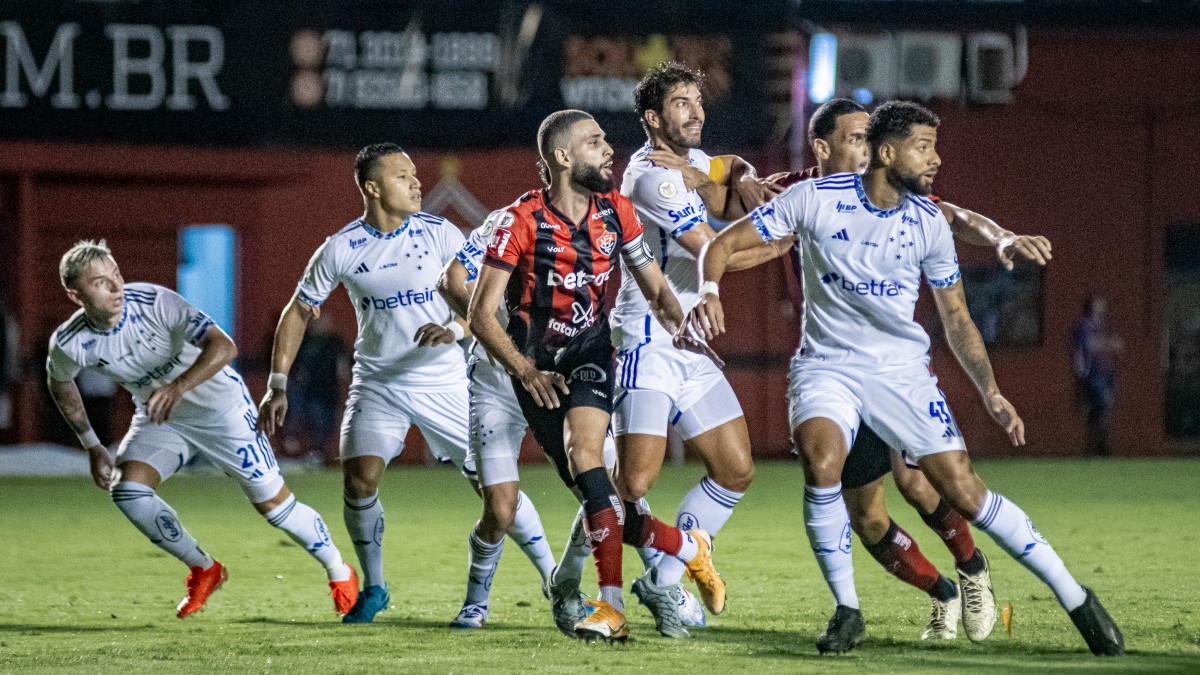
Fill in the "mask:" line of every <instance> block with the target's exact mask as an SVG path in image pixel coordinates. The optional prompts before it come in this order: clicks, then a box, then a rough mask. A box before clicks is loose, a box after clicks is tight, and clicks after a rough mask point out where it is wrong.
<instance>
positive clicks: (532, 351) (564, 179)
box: [468, 110, 723, 640]
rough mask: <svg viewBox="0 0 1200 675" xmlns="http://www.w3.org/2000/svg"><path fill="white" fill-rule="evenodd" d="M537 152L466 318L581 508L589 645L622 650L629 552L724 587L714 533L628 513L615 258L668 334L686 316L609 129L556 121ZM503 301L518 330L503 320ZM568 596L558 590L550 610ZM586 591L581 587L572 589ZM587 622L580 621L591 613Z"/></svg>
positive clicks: (560, 116) (566, 118)
mask: <svg viewBox="0 0 1200 675" xmlns="http://www.w3.org/2000/svg"><path fill="white" fill-rule="evenodd" d="M538 150H539V152H540V154H541V157H542V163H543V168H544V173H545V174H546V175H544V176H543V177H544V178H545V179H546V183H547V184H548V185H549V187H548V188H546V189H544V190H535V191H532V192H528V193H526V194H525V195H524V196H522V197H521V198H520V199H519V200H517V201H516V202H515V203H514V204H513V205H512V206H510V207H509V209H508V211H507V212H506V213H505V214H504V216H503V217H502V218H501V219H500V221H499V223H498V224H497V228H498V229H497V230H496V232H495V233H494V234H493V235H492V239H491V242H490V244H489V245H488V249H487V253H486V255H485V257H484V268H483V270H482V271H481V272H480V275H479V281H478V282H477V283H476V287H475V292H474V294H473V295H472V297H471V304H470V309H469V312H468V315H469V317H470V326H471V330H472V332H474V334H475V336H476V338H477V339H478V340H479V341H480V343H482V344H483V346H484V348H485V349H486V350H487V352H488V353H489V354H491V355H492V356H493V357H494V358H496V360H497V361H499V362H500V364H501V365H502V366H503V367H504V369H505V370H506V371H508V373H509V374H510V375H512V377H513V390H514V391H515V392H516V394H517V399H518V401H519V402H520V405H521V410H522V412H523V413H524V415H525V419H526V421H527V422H528V423H529V427H530V429H532V430H533V433H534V436H535V437H536V438H537V440H538V442H539V443H540V444H541V445H542V448H543V450H544V451H545V452H546V454H547V455H548V456H549V457H550V458H551V459H553V460H554V462H555V465H556V467H557V469H558V473H559V476H560V477H561V478H562V480H563V482H564V483H565V484H566V485H567V486H568V487H571V488H577V489H578V491H579V494H581V495H582V497H583V505H584V509H585V510H586V511H587V532H588V536H589V537H590V539H591V541H592V552H593V555H594V557H595V559H596V568H597V572H598V575H599V578H600V579H599V581H600V584H599V585H600V599H599V601H598V602H596V603H595V610H594V611H593V612H592V613H591V614H588V615H586V616H583V615H579V616H577V617H576V618H577V622H576V632H577V634H578V636H579V637H581V638H584V639H588V640H591V639H597V638H599V639H605V640H623V639H625V638H626V637H627V636H628V635H629V630H628V627H627V626H626V623H625V615H624V604H623V601H622V597H621V589H622V581H621V555H622V549H621V543H622V541H624V542H626V543H629V544H631V545H633V546H653V547H654V548H656V549H658V550H660V551H662V552H663V553H665V554H667V555H672V556H676V557H678V558H679V559H680V560H682V561H684V562H685V563H686V565H687V566H688V569H690V570H691V571H692V574H693V576H694V578H696V579H697V583H698V584H699V585H700V586H701V588H704V587H705V586H706V585H708V586H720V585H721V584H722V583H723V582H722V581H721V579H720V577H719V575H717V573H716V570H714V569H713V567H712V560H711V557H710V556H709V541H710V540H709V537H708V534H707V533H705V532H703V531H702V530H691V531H690V532H688V533H684V532H682V531H681V530H679V529H678V528H675V527H671V526H669V525H667V524H666V523H663V522H662V521H659V520H657V519H655V518H654V517H653V516H651V515H649V514H648V513H643V512H642V510H641V509H639V508H638V505H637V504H635V503H633V502H629V501H626V502H624V503H622V501H621V499H619V498H618V497H617V494H616V492H615V491H614V489H613V485H612V483H611V481H610V480H609V476H608V472H607V471H606V470H605V467H604V460H603V447H604V437H605V433H606V430H607V429H608V422H609V416H610V414H611V411H612V401H613V399H612V392H613V363H612V358H613V348H612V344H611V342H610V331H609V325H608V317H607V315H606V312H605V309H604V299H605V284H606V282H607V281H608V278H609V276H610V275H611V274H612V270H613V266H614V265H615V264H616V257H617V256H618V255H619V256H621V257H622V258H623V259H624V261H625V267H626V269H627V270H628V271H629V273H630V274H632V275H633V276H634V277H635V278H636V279H637V280H638V284H639V286H640V288H641V289H642V292H643V293H644V294H645V295H646V297H647V299H648V301H649V304H650V307H651V310H652V311H653V312H654V314H655V317H656V318H657V319H658V320H659V321H660V322H663V323H664V325H665V326H666V327H667V328H668V331H670V332H673V331H674V329H675V328H677V327H678V326H680V324H681V322H682V320H683V314H682V310H680V308H679V304H678V302H677V301H676V300H675V296H674V295H672V293H671V290H670V287H669V286H668V285H667V282H666V279H665V278H664V277H663V275H662V272H661V270H659V269H658V267H657V266H656V265H655V264H654V257H653V255H652V254H651V253H650V249H649V247H648V246H647V245H646V243H645V241H644V239H643V230H642V225H641V223H640V222H639V221H638V218H637V214H636V213H635V212H634V210H633V205H632V204H631V203H630V202H629V200H628V199H627V198H625V197H623V196H621V195H620V194H619V193H616V192H614V191H613V186H612V154H613V152H612V148H611V147H610V146H609V145H608V143H607V142H606V141H605V140H604V132H603V131H602V130H601V129H600V125H598V124H597V123H596V121H595V120H594V119H593V118H592V116H591V115H588V114H587V113H585V112H583V111H580V110H563V111H559V112H556V113H553V114H551V115H550V116H548V117H547V118H546V119H545V120H543V121H542V124H541V126H540V127H539V129H538ZM502 299H504V300H505V301H506V308H507V310H508V315H509V321H508V327H507V329H505V328H504V327H502V326H501V325H500V322H499V321H498V320H497V318H496V312H497V310H498V309H499V308H500V303H501V300H502ZM684 342H685V340H684V339H682V338H681V339H680V343H681V344H683V343H684ZM690 347H691V348H701V349H703V348H706V347H704V346H703V345H697V344H695V343H692V344H690ZM563 586H564V585H560V584H553V585H552V588H551V591H552V600H553V599H557V598H558V594H559V593H562V592H563V590H564V589H563ZM708 592H709V593H713V589H710V590H709V591H708ZM578 593H579V589H578V586H576V587H575V588H573V589H571V590H570V594H571V595H573V596H576V597H577V596H578ZM578 610H579V611H580V614H582V605H580V606H579V607H578Z"/></svg>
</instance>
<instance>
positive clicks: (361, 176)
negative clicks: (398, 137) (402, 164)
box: [354, 143, 404, 187]
mask: <svg viewBox="0 0 1200 675" xmlns="http://www.w3.org/2000/svg"><path fill="white" fill-rule="evenodd" d="M402 152H404V148H402V147H400V146H399V145H396V144H395V143H372V144H370V145H368V146H366V147H364V148H363V149H361V150H359V151H358V155H356V156H355V158H354V180H356V181H358V186H359V187H362V186H363V185H365V184H366V182H367V181H369V180H371V172H372V171H374V170H375V165H376V164H378V163H379V160H380V159H381V158H383V157H387V156H388V155H395V154H397V153H402Z"/></svg>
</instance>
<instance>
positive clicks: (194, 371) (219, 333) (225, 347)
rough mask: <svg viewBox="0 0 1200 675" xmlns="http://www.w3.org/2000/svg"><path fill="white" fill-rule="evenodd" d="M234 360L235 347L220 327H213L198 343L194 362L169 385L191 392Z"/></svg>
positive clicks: (235, 356)
mask: <svg viewBox="0 0 1200 675" xmlns="http://www.w3.org/2000/svg"><path fill="white" fill-rule="evenodd" d="M235 358H237V345H235V344H234V343H233V340H232V339H230V337H229V336H228V335H226V334H225V331H223V330H221V329H220V327H218V326H213V327H212V328H210V329H208V333H207V334H205V336H204V339H203V340H201V342H200V353H199V354H198V355H197V356H196V362H195V363H193V364H192V365H191V366H190V367H189V368H188V369H187V370H185V371H183V372H182V373H180V374H179V377H177V378H175V379H174V380H172V382H171V384H172V385H175V386H176V387H179V388H180V389H181V390H182V391H185V392H186V391H191V390H192V389H193V388H195V387H196V385H198V384H200V383H201V382H204V381H206V380H208V378H210V377H212V376H213V375H216V374H217V373H219V372H221V369H222V368H224V367H225V366H227V365H229V364H231V363H233V360H234V359H235Z"/></svg>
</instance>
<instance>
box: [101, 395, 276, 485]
mask: <svg viewBox="0 0 1200 675" xmlns="http://www.w3.org/2000/svg"><path fill="white" fill-rule="evenodd" d="M247 400H249V399H247ZM257 419H258V413H257V411H256V410H255V409H254V406H253V405H251V404H246V405H243V406H239V407H237V408H233V409H231V410H229V411H227V412H224V413H213V415H212V416H211V417H205V418H203V419H199V420H190V419H189V420H168V421H166V422H163V423H162V424H154V423H153V422H151V421H150V418H148V417H146V415H144V414H142V413H138V414H136V415H134V416H133V421H132V422H131V423H130V425H129V431H128V432H127V433H126V434H125V438H123V439H121V445H120V447H119V448H118V449H117V464H118V465H120V464H121V463H122V462H142V463H144V464H149V465H150V466H152V467H154V469H155V471H158V475H159V477H160V478H161V479H162V480H164V481H165V480H167V479H168V478H170V477H171V475H172V474H174V473H175V472H176V471H178V470H179V469H180V468H181V467H183V465H184V464H187V462H188V460H190V459H191V458H192V456H193V455H195V454H201V455H204V457H205V458H207V459H208V460H209V461H211V462H212V463H213V464H215V465H217V466H218V467H220V469H221V470H222V471H224V472H225V473H226V474H227V475H228V476H229V477H231V478H233V479H234V480H236V481H237V482H238V485H240V486H241V488H242V492H244V493H246V497H247V498H249V499H250V501H251V502H252V503H254V504H261V503H262V502H265V501H267V500H269V499H271V498H272V497H274V496H275V495H277V494H279V490H280V489H282V488H283V476H282V475H280V473H279V465H278V464H277V463H276V462H275V453H274V452H273V451H272V450H271V444H270V443H269V442H268V441H267V437H266V436H261V435H259V434H258V433H257V432H256V431H255V430H254V423H255V422H256V421H257Z"/></svg>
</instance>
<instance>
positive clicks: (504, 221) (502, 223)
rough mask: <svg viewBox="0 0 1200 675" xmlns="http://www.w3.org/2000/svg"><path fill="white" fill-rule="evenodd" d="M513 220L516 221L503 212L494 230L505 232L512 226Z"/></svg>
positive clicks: (514, 217)
mask: <svg viewBox="0 0 1200 675" xmlns="http://www.w3.org/2000/svg"><path fill="white" fill-rule="evenodd" d="M514 220H516V216H514V215H513V214H511V213H509V212H508V211H505V212H504V215H503V216H500V220H499V221H498V222H497V223H496V229H497V230H507V229H508V228H509V227H510V226H511V225H512V224H513V221H514Z"/></svg>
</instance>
